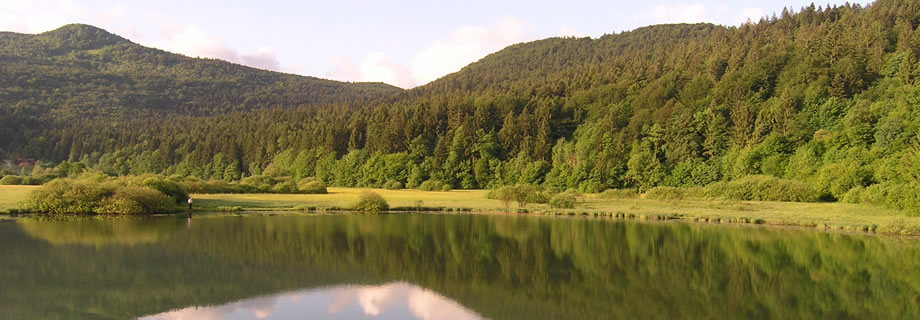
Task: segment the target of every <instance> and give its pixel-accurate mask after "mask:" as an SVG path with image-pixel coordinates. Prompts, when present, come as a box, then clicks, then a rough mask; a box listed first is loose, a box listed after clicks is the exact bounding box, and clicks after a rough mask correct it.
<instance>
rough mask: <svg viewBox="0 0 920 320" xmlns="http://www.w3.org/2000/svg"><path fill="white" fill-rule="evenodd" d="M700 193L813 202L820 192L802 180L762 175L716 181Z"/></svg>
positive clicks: (717, 195)
mask: <svg viewBox="0 0 920 320" xmlns="http://www.w3.org/2000/svg"><path fill="white" fill-rule="evenodd" d="M700 194H701V195H702V196H704V197H711V198H724V199H730V200H745V201H787V202H815V201H818V200H819V199H820V198H821V196H820V193H818V192H816V191H815V190H814V189H813V188H812V187H811V186H809V185H808V184H806V183H804V182H800V181H793V180H786V179H780V178H776V177H772V176H763V175H755V176H747V177H744V178H741V179H738V180H734V181H728V182H717V183H714V184H711V185H709V186H706V187H705V188H703V189H702V190H701V191H700Z"/></svg>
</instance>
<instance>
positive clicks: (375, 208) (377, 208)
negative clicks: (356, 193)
mask: <svg viewBox="0 0 920 320" xmlns="http://www.w3.org/2000/svg"><path fill="white" fill-rule="evenodd" d="M352 209H354V210H357V211H364V212H382V211H387V210H389V209H390V204H389V203H387V201H386V199H384V198H383V196H381V195H380V194H377V193H375V192H371V191H364V192H362V193H361V196H360V198H359V199H358V202H356V203H355V204H354V205H353V206H352Z"/></svg>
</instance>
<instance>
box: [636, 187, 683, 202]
mask: <svg viewBox="0 0 920 320" xmlns="http://www.w3.org/2000/svg"><path fill="white" fill-rule="evenodd" d="M686 195H687V191H686V190H684V189H682V188H675V187H654V188H651V189H649V190H648V191H646V192H645V198H646V199H652V200H683V199H684V197H686Z"/></svg>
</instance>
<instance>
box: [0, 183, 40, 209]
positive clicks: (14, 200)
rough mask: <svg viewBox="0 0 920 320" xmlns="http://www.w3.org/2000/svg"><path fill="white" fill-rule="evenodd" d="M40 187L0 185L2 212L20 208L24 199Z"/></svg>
mask: <svg viewBox="0 0 920 320" xmlns="http://www.w3.org/2000/svg"><path fill="white" fill-rule="evenodd" d="M35 188H38V187H36V186H0V213H5V212H9V211H10V210H11V209H19V208H20V207H21V205H22V203H21V202H22V201H23V200H25V199H26V197H28V196H29V192H31V191H32V190H35Z"/></svg>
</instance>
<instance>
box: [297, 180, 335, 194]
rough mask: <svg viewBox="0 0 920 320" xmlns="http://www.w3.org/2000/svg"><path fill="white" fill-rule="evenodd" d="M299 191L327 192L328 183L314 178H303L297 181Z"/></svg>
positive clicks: (309, 192)
mask: <svg viewBox="0 0 920 320" xmlns="http://www.w3.org/2000/svg"><path fill="white" fill-rule="evenodd" d="M297 191H298V193H305V194H326V193H329V191H328V190H326V184H325V183H323V182H322V181H319V180H316V179H314V178H303V179H301V180H300V181H298V182H297Z"/></svg>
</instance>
